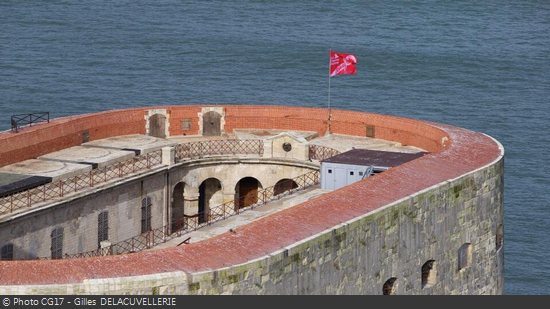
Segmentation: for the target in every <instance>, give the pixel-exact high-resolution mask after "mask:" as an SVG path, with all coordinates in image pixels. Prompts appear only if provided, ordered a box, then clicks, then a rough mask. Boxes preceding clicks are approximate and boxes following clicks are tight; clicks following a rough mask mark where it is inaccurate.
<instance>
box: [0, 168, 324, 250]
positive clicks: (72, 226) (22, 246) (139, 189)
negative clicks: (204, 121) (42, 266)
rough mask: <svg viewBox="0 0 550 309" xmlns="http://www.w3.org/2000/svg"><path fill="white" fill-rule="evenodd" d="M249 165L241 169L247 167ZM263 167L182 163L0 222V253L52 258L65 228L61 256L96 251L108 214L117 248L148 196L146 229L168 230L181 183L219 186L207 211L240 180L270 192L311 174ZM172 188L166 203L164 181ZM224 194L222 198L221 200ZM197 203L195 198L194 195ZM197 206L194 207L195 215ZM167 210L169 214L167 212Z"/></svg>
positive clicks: (133, 231) (135, 228)
mask: <svg viewBox="0 0 550 309" xmlns="http://www.w3.org/2000/svg"><path fill="white" fill-rule="evenodd" d="M247 160H248V161H249V163H246V161H247ZM298 163H299V162H296V161H294V162H290V161H288V162H285V160H280V161H278V162H277V161H274V160H271V159H269V160H267V161H264V160H263V159H261V158H258V159H240V160H239V159H231V158H226V159H220V158H214V159H199V160H190V161H189V162H183V163H182V164H179V165H178V166H175V167H173V168H172V169H170V170H167V169H166V168H163V169H160V170H159V171H158V172H156V173H153V174H150V175H147V176H145V177H141V178H138V179H134V180H130V181H128V182H126V183H123V184H113V185H112V187H111V188H107V189H104V190H99V191H98V192H96V193H93V194H88V195H86V194H83V196H82V197H80V198H76V199H74V200H72V201H70V202H65V203H61V202H60V203H59V204H57V205H52V206H51V207H49V208H48V209H44V210H39V211H37V212H35V213H32V214H28V215H27V214H22V215H21V216H19V217H17V218H15V219H13V220H11V221H6V222H0V247H2V246H4V245H5V244H8V243H9V244H13V246H14V251H13V252H14V259H34V258H37V257H41V258H42V257H50V256H51V250H50V248H51V233H52V231H53V230H54V229H55V228H57V227H63V228H64V234H63V235H64V239H63V254H76V253H81V252H88V251H92V250H96V249H98V241H97V240H98V215H99V214H100V213H101V212H102V211H106V210H107V211H109V241H110V242H111V243H117V242H120V241H123V240H126V239H130V238H132V237H135V236H138V235H139V234H140V233H141V219H142V218H141V203H142V200H143V199H144V198H145V197H146V196H148V197H150V198H151V201H152V209H151V210H152V218H151V228H152V229H156V228H160V227H162V226H163V225H164V224H168V220H167V216H170V215H171V214H170V211H171V209H170V207H169V205H170V203H171V202H172V198H173V190H174V187H175V186H176V184H177V183H179V182H182V181H183V182H185V187H184V191H186V190H187V191H189V190H194V191H193V192H195V191H196V192H197V193H198V188H199V186H200V184H201V183H202V182H203V181H204V180H206V179H209V178H216V179H218V180H220V182H221V185H222V188H223V190H219V191H217V190H215V191H217V193H216V194H214V191H212V192H211V189H212V188H209V190H208V192H207V195H208V196H210V197H211V201H210V204H209V205H210V206H217V205H220V204H222V203H223V202H225V201H230V200H233V199H234V198H235V185H236V183H237V182H238V181H239V180H240V179H241V178H244V177H256V178H257V179H258V180H260V182H261V183H262V185H264V184H265V185H264V187H267V186H273V185H275V183H276V182H277V181H278V180H280V179H283V178H293V177H297V176H300V175H302V174H305V173H307V172H310V171H312V170H313V169H315V168H314V167H315V165H314V164H311V163H303V165H304V166H299V164H298ZM166 173H168V175H169V181H170V183H171V186H170V187H171V191H170V196H169V198H168V201H167V199H166V190H167V175H166ZM224 193H225V194H224ZM197 198H198V195H197ZM197 207H198V205H194V209H193V211H194V213H196V212H197V210H198V209H197ZM167 208H168V210H167Z"/></svg>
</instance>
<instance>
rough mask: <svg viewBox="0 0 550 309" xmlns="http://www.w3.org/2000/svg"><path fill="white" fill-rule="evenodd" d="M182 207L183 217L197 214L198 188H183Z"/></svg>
mask: <svg viewBox="0 0 550 309" xmlns="http://www.w3.org/2000/svg"><path fill="white" fill-rule="evenodd" d="M183 205H184V206H183V209H184V213H185V215H187V216H192V215H196V214H198V213H199V188H189V187H185V192H184V193H183Z"/></svg>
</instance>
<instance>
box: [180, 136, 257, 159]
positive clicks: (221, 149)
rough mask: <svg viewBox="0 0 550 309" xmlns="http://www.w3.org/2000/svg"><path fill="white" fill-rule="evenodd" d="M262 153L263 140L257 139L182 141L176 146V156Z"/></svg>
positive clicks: (193, 156) (195, 156) (191, 156)
mask: <svg viewBox="0 0 550 309" xmlns="http://www.w3.org/2000/svg"><path fill="white" fill-rule="evenodd" d="M263 153H264V142H263V140H259V139H226V140H213V141H200V142H193V143H183V144H179V145H177V146H176V158H177V159H178V160H181V159H185V158H201V157H205V156H212V155H235V154H257V155H262V154H263Z"/></svg>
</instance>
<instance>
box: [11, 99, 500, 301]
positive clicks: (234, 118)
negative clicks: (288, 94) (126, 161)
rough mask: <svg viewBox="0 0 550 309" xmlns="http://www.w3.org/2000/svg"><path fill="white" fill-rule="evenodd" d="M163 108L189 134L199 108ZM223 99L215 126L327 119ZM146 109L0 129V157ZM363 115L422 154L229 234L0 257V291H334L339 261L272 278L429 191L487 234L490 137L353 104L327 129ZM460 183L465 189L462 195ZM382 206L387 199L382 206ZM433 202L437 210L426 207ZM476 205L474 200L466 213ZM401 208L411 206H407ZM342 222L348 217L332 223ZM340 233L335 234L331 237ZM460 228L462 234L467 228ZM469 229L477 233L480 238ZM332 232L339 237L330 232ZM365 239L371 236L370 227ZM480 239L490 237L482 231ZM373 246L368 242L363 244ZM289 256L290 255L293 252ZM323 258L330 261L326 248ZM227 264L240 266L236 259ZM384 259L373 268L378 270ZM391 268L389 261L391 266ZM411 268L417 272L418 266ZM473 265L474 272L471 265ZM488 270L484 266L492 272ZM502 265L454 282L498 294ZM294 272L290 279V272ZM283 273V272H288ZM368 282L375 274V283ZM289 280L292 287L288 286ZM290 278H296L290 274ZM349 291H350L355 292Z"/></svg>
mask: <svg viewBox="0 0 550 309" xmlns="http://www.w3.org/2000/svg"><path fill="white" fill-rule="evenodd" d="M162 108H166V109H168V110H169V114H170V122H171V123H175V124H177V125H176V126H172V127H171V128H170V132H171V134H172V135H178V134H193V133H196V130H197V127H196V126H195V125H194V127H193V129H194V130H195V131H194V132H193V131H190V132H182V131H180V130H179V129H180V128H179V120H180V119H183V118H192V119H193V121H194V122H196V121H198V116H197V114H198V113H199V111H200V107H199V106H168V107H162ZM225 108H226V117H225V130H226V131H228V132H230V131H231V130H233V129H236V128H260V129H262V128H263V129H295V130H313V131H317V132H318V133H320V134H324V132H325V129H326V120H325V118H326V110H324V109H310V108H299V107H296V108H293V107H278V106H225ZM148 109H150V108H142V109H132V110H122V111H112V112H105V113H100V114H93V115H85V116H78V117H71V118H63V119H60V120H56V121H54V122H53V123H51V124H49V125H43V126H38V127H36V128H32V129H26V130H25V131H24V132H23V133H20V134H19V135H15V134H11V133H7V134H2V135H0V147H1V149H2V150H3V152H2V153H1V154H0V160H1V162H2V164H3V165H4V164H8V163H10V162H12V161H11V160H12V159H11V157H13V154H14V153H18V158H19V159H21V151H23V150H25V151H28V152H29V153H31V154H34V156H37V155H39V154H41V153H43V152H50V151H54V150H57V149H60V148H66V147H69V146H72V145H77V144H78V142H79V139H80V138H81V137H80V136H81V131H82V130H90V138H91V139H98V138H104V137H108V136H113V135H122V134H130V133H144V126H145V120H144V116H145V115H146V113H147V112H146V111H147V110H148ZM365 125H374V126H375V128H376V136H375V137H376V138H382V139H386V140H393V141H398V142H401V143H403V144H407V145H412V146H417V147H420V148H424V149H426V150H428V151H430V152H432V153H431V154H429V155H426V156H424V157H422V158H420V159H417V160H415V161H412V162H410V163H407V164H405V165H402V166H400V167H397V168H394V169H391V170H389V171H387V172H385V173H383V174H381V175H379V176H377V177H373V178H367V179H366V180H363V181H361V182H359V183H356V184H353V185H351V186H348V187H345V188H342V189H340V190H337V191H333V192H331V193H328V194H325V195H323V196H321V197H319V198H316V199H314V200H311V201H308V202H306V203H303V204H300V205H298V206H296V207H293V208H290V209H287V210H285V211H282V212H279V213H276V214H274V215H272V216H269V217H266V218H264V219H261V220H259V221H256V222H254V223H253V224H249V225H247V226H245V227H242V228H239V229H238V230H237V233H236V234H231V233H226V234H223V235H220V236H218V237H215V238H212V239H208V240H206V241H202V242H200V243H195V244H191V245H187V246H182V247H176V248H169V249H164V250H157V251H150V252H141V253H135V254H130V255H124V256H110V257H100V258H89V259H74V260H53V261H13V262H1V261H0V285H1V286H3V287H0V291H3V292H5V293H18V291H19V292H20V291H22V290H17V287H14V289H10V287H9V286H13V285H19V286H21V285H24V286H26V288H28V289H27V290H25V291H26V292H29V293H33V292H40V293H60V292H63V293H107V292H108V293H117V292H118V293H119V292H128V291H130V292H135V293H158V292H161V293H162V292H166V293H174V292H178V293H231V292H236V293H315V292H317V293H336V292H342V291H339V290H338V288H330V287H331V286H332V285H331V284H336V283H335V282H343V281H342V280H344V279H345V282H348V281H349V279H351V278H347V277H346V278H344V277H342V276H344V273H343V272H344V271H343V270H340V266H338V267H337V266H336V264H334V265H333V266H334V269H336V270H333V271H334V272H335V273H337V274H338V275H334V278H332V279H331V278H329V279H327V280H328V282H327V283H326V284H324V285H326V286H327V288H326V289H325V290H322V289H319V288H318V289H316V290H315V289H313V288H312V289H313V290H311V291H310V290H309V287H311V286H312V285H315V283H311V284H308V289H305V290H303V291H302V290H300V289H299V288H295V290H291V291H285V290H282V289H279V288H280V287H281V286H284V285H285V284H290V283H292V282H295V281H296V280H298V281H300V279H299V278H300V276H301V275H300V273H302V274H303V270H298V269H299V267H302V266H299V265H310V264H308V263H307V262H305V261H306V260H307V259H308V256H307V254H306V253H304V252H310V250H311V251H315V250H314V248H317V247H315V246H318V245H319V242H320V241H321V240H322V241H324V242H325V243H326V241H327V239H328V240H329V245H328V246H329V247H331V248H332V249H335V248H336V247H334V246H337V248H341V245H342V244H343V243H344V242H345V243H352V244H357V243H362V241H365V240H361V239H362V238H360V237H359V238H357V237H358V236H357V237H353V238H349V237H351V235H353V233H355V232H356V231H357V229H358V228H359V229H360V228H361V226H362V225H357V222H363V225H368V224H370V223H369V222H371V221H373V220H374V221H373V222H374V223H373V224H376V226H377V227H376V229H378V228H380V225H384V224H385V223H384V222H386V221H388V222H390V223H391V222H392V219H391V216H390V215H388V214H386V212H387V211H390V210H391V209H393V208H394V207H398V208H399V209H401V208H403V207H405V208H407V207H409V206H403V205H402V204H403V203H405V204H406V205H409V203H410V205H416V204H419V205H422V207H420V206H419V207H418V209H424V208H426V207H427V209H428V211H430V207H428V206H429V205H430V201H431V202H432V204H433V203H434V201H437V200H438V199H439V200H441V201H445V202H444V203H446V204H449V207H451V205H456V207H458V208H457V210H456V211H457V212H462V211H466V210H467V209H469V208H468V207H471V204H472V203H478V205H480V206H481V205H482V204H483V206H484V207H483V208H481V207H478V210H477V211H482V210H481V209H483V211H488V212H489V214H488V215H487V214H477V215H472V216H471V218H472V222H474V221H475V227H476V228H475V229H472V231H474V230H475V231H478V227H481V226H484V225H488V226H490V227H486V228H485V232H483V231H482V230H483V229H481V228H480V229H479V230H480V232H479V233H485V234H483V235H482V236H483V237H485V238H487V237H489V236H490V235H491V233H489V232H487V231H490V230H492V229H493V227H492V225H494V224H498V223H502V222H501V217H502V194H501V193H502V192H501V191H502V173H503V170H502V157H503V150H502V148H501V146H500V145H499V144H498V142H496V141H494V140H493V139H491V138H490V137H488V136H486V135H483V134H481V133H476V132H472V131H469V130H465V129H461V128H456V127H452V126H447V125H442V124H437V123H429V122H423V121H418V120H411V119H404V118H398V117H391V116H383V115H375V114H367V113H361V112H353V111H342V110H334V111H333V118H332V131H333V132H334V133H342V134H349V135H360V136H363V135H364V133H365ZM23 136H26V138H23ZM443 138H447V139H448V140H447V141H446V142H445V146H442V139H443ZM52 141H53V142H54V143H52V145H51V146H48V147H45V148H46V149H47V150H46V149H44V148H43V146H44V145H48V144H49V143H50V142H52ZM39 149H40V151H39ZM453 192H454V193H453ZM462 192H464V194H463V195H462V198H461V197H460V196H461V194H462ZM453 194H454V195H453ZM452 196H455V197H454V198H453V197H452ZM466 198H467V199H466ZM415 201H416V202H415ZM472 201H473V202H472ZM396 203H397V204H396ZM415 203H416V204H415ZM442 203H443V202H442ZM390 204H391V205H397V206H392V207H389V208H387V207H386V208H385V206H388V205H390ZM399 205H401V206H399ZM468 205H469V206H468ZM439 206H440V205H438V206H437V207H439ZM411 207H413V206H411ZM433 207H434V208H435V207H436V205H433ZM464 207H466V208H464ZM413 208H414V207H413ZM463 208H464V209H463ZM388 209H389V210H388ZM475 211H476V210H473V212H474V214H475ZM411 212H412V213H414V211H411ZM370 214H373V216H383V217H384V218H385V219H384V220H382V221H380V220H381V219H379V218H378V217H376V218H374V217H372V218H371V219H365V216H367V218H368V217H369V216H370ZM381 214H383V215H381ZM393 216H394V219H395V220H397V219H398V218H399V220H400V222H401V217H403V218H404V219H403V220H408V219H406V218H405V217H407V216H408V217H409V218H413V219H410V220H412V221H411V222H412V223H411V224H413V225H414V224H418V223H415V222H416V221H418V220H420V219H417V218H416V216H414V217H413V216H412V215H408V211H407V210H404V209H401V210H400V211H398V212H396V213H395V214H393ZM434 216H435V214H434ZM457 216H458V215H457ZM460 216H461V215H460ZM486 216H488V217H490V220H489V221H486V222H485V221H481V218H484V217H486ZM386 217H387V218H386ZM360 218H363V219H360ZM361 220H363V221H361ZM364 220H367V221H364ZM423 220H424V219H423ZM429 220H430V221H429V223H426V224H427V226H428V225H429V226H432V225H436V226H437V227H438V228H442V229H443V230H445V231H443V232H445V233H447V232H446V228H447V226H448V225H451V223H449V222H445V223H440V222H439V221H438V218H437V217H434V218H430V219H429ZM478 221H479V222H478ZM498 221H500V222H498ZM346 222H347V223H346ZM354 222H355V223H354ZM434 222H437V224H435V223H434ZM343 223H346V224H344V225H342V224H343ZM394 223H395V222H394ZM354 224H355V225H354ZM402 224H403V226H408V224H409V223H408V221H407V222H405V221H404V222H403V223H402ZM438 224H441V226H438ZM421 225H422V224H421ZM351 226H355V228H354V229H352V228H351ZM392 226H393V225H390V226H389V227H386V232H389V231H391V229H392ZM398 226H399V225H398ZM458 226H460V224H459V225H458ZM331 230H332V233H331V232H330V231H331ZM327 231H328V232H327ZM346 231H348V232H346ZM354 231H355V232H354ZM352 232H353V233H352ZM443 232H441V233H442V235H444V234H445V233H443ZM342 233H343V235H344V236H343V237H340V236H338V235H342ZM369 233H370V232H369ZM468 233H470V232H467V233H466V234H468ZM471 233H474V232H471ZM333 234H334V235H333ZM327 235H329V236H327ZM331 235H332V236H331ZM345 235H347V236H345ZM369 235H370V234H369ZM378 235H380V236H378V237H382V235H383V233H382V232H380V233H379V234H378ZM407 235H408V234H407ZM460 235H462V233H461V234H460ZM375 236H376V235H375ZM327 237H328V238H327ZM388 237H389V236H388ZM396 237H397V236H396ZM400 237H403V238H404V237H405V235H401V236H399V237H398V238H400ZM406 237H409V236H406ZM444 237H450V238H449V241H448V243H449V244H451V243H452V241H451V238H452V237H455V238H456V237H458V236H456V235H454V236H453V234H449V235H446V236H444ZM460 237H466V236H460ZM491 237H492V236H491ZM467 238H469V239H470V238H475V235H467ZM478 238H479V239H481V236H479V237H478ZM485 238H484V239H485ZM331 239H333V240H331ZM334 239H336V240H338V241H336V242H334ZM375 239H377V238H376V237H375ZM371 241H372V240H371ZM403 241H404V240H403ZM453 241H454V240H453ZM486 242H487V243H488V242H489V238H487V240H486ZM330 244H333V245H330ZM453 246H454V243H453ZM285 248H286V249H285ZM289 248H290V249H289ZM297 248H301V249H297ZM384 248H386V247H384ZM453 248H454V247H453ZM289 250H290V251H292V250H294V251H296V252H297V253H295V254H290V253H289V252H290V251H289ZM338 250H339V249H338ZM338 250H336V251H334V252H335V253H333V254H335V255H338V254H339V253H338V252H340V251H338ZM354 250H358V249H357V248H355V249H349V252H355V251H354ZM372 250H376V249H374V248H372ZM395 250H397V251H399V249H398V248H396V249H395ZM401 250H406V249H401ZM433 250H435V249H433ZM438 250H446V249H443V248H440V249H438ZM453 250H454V249H453ZM486 251H487V250H486ZM346 252H347V251H346ZM357 252H359V251H357ZM361 252H362V251H361ZM395 253H396V252H393V253H392V254H395ZM289 254H290V255H289ZM296 254H298V255H297V256H296ZM476 254H479V258H480V259H481V258H482V255H481V254H482V252H481V251H480V252H479V253H476ZM392 256H393V255H392ZM326 258H328V259H329V260H330V259H331V256H330V254H329V256H328V257H326ZM332 258H334V256H333V257H332ZM358 258H359V257H358ZM377 258H381V257H377ZM304 259H305V260H304ZM359 259H360V258H359ZM487 259H489V258H487ZM490 259H491V260H490V263H493V262H494V261H495V260H496V259H495V258H490ZM352 260H353V259H352ZM284 261H286V262H284ZM283 262H284V263H283ZM310 262H311V261H310ZM486 262H487V263H489V262H488V261H486ZM274 263H275V264H274ZM276 263H279V264H276ZM285 263H286V264H285ZM315 263H318V262H315ZM348 263H349V261H348ZM393 263H396V261H394V262H393ZM352 264H353V262H352ZM236 265H245V266H240V267H236ZM246 265H248V266H246ZM275 265H278V266H277V267H276V266H275ZM281 265H282V266H281ZM316 265H318V264H316ZM420 265H421V264H420ZM281 267H282V268H281ZM289 267H290V268H289ZM308 267H309V266H308ZM312 267H313V266H312ZM317 267H320V265H318V266H317ZM387 267H388V266H384V267H382V268H383V269H388V268H387ZM448 267H451V266H448ZM279 268H281V278H282V279H277V280H279V281H277V280H276V281H274V282H272V281H273V280H272V279H273V278H272V279H269V278H270V276H271V277H273V276H274V275H275V273H273V272H274V271H279ZM394 268H395V269H396V270H394V272H395V271H397V269H398V267H397V266H395V267H394ZM270 269H271V270H270ZM282 269H284V271H283V270H282ZM389 269H390V270H391V269H392V268H391V266H390V268H389ZM449 269H450V268H449ZM214 270H216V271H214ZM402 271H403V270H402ZM414 271H416V266H415V268H414ZM475 271H478V270H477V268H476V270H475ZM287 272H290V273H291V274H293V275H292V276H291V277H289V278H290V279H288V278H287V279H284V278H285V277H284V276H283V275H282V273H287ZM355 272H359V273H361V272H370V271H366V270H364V269H362V270H355ZM486 272H491V274H488V273H486ZM501 272H502V266H501V265H498V264H497V265H496V266H495V265H493V266H491V267H490V269H488V270H486V271H485V273H483V271H481V270H480V273H479V274H477V273H476V275H475V276H474V275H473V274H470V275H472V276H471V277H472V278H471V279H464V280H470V281H471V282H470V281H467V283H468V284H472V285H475V282H474V279H475V278H477V277H481V276H483V277H485V276H487V275H492V274H495V279H494V281H491V282H490V283H488V284H487V288H486V290H484V291H485V292H487V293H499V292H502V278H501V277H502V274H501ZM160 274H163V275H160ZM222 274H223V276H222ZM266 274H267V279H266V277H265V276H266ZM371 275H372V274H371ZM390 275H391V276H393V275H394V274H389V273H385V274H383V276H385V277H388V276H390ZM395 275H398V274H395ZM220 276H221V277H220ZM297 276H298V279H296V278H297ZM128 277H129V279H128ZM378 277H380V278H378ZM378 277H375V278H377V279H376V280H378V281H377V282H379V281H380V280H386V279H387V278H384V277H382V274H380V273H379V272H378ZM107 278H119V279H117V280H118V281H116V282H115V281H113V280H101V279H107ZM120 278H126V279H120ZM132 278H133V279H132ZM251 278H252V279H253V280H252V279H251ZM388 278H389V277H388ZM90 280H91V281H93V282H95V283H94V284H96V285H97V286H95V288H90V287H89V284H90V282H91V281H90ZM94 280H95V281H94ZM120 280H123V283H120V282H121V281H120ZM251 280H252V281H251ZM254 280H256V281H254ZM285 280H290V281H289V282H286V281H285ZM331 280H332V281H331ZM355 280H359V279H358V278H356V279H355ZM372 280H375V279H372ZM333 281H334V282H333ZM82 282H88V283H87V284H88V287H87V288H85V287H84V286H85V285H86V284H84V285H81V283H82ZM117 282H118V283H117ZM140 282H141V283H140ZM144 282H145V283H144ZM254 282H256V283H254ZM285 282H286V283H285ZM315 282H317V281H315ZM115 283H116V284H115ZM264 283H265V286H267V285H269V284H271V286H273V287H274V288H266V287H265V286H264ZM117 284H118V285H117ZM201 284H202V286H201ZM353 284H356V283H353V282H352V286H353ZM415 284H416V283H415ZM453 284H455V283H453ZM376 285H377V286H378V285H379V284H378V283H376ZM33 286H34V287H33ZM37 286H41V287H40V288H38V287H37ZM254 286H256V288H255V289H256V290H254ZM290 286H293V285H292V284H290ZM295 286H299V284H297V285H295ZM400 286H401V287H400V289H405V290H402V292H407V290H406V288H407V285H406V284H402V285H400ZM132 287H135V289H134V288H132ZM144 287H145V288H144ZM159 289H160V290H159ZM291 289H292V287H291ZM343 291H345V290H343ZM349 291H352V292H354V290H349ZM368 291H370V290H368V289H367V288H365V289H362V290H357V291H355V292H358V293H364V292H368ZM457 291H458V290H456V289H451V288H447V287H446V288H445V290H441V291H438V292H439V293H443V292H446V293H451V292H452V293H459V292H460V291H458V292H457ZM478 293H479V291H478Z"/></svg>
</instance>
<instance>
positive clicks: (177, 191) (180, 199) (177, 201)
mask: <svg viewBox="0 0 550 309" xmlns="http://www.w3.org/2000/svg"><path fill="white" fill-rule="evenodd" d="M184 192H185V183H184V182H180V183H178V184H177V185H176V186H175V187H174V192H173V193H172V207H171V212H170V213H171V223H172V233H174V232H176V231H177V230H179V229H181V228H182V227H183V222H182V220H183V217H184V214H185V211H184V210H185V208H184V205H185V204H184V203H185V199H184V196H183V194H184Z"/></svg>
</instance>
